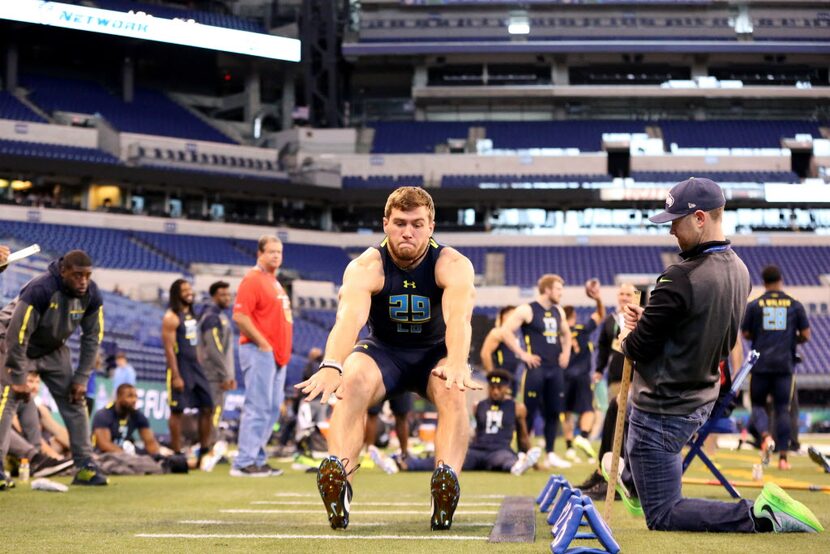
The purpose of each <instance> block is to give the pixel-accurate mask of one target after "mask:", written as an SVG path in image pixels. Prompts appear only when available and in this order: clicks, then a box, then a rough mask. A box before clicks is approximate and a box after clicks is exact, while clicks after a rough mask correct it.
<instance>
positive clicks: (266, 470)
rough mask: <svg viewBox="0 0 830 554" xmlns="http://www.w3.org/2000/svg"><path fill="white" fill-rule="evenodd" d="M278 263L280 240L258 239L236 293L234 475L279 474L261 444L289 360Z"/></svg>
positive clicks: (288, 321) (274, 415) (286, 307)
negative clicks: (239, 399)
mask: <svg viewBox="0 0 830 554" xmlns="http://www.w3.org/2000/svg"><path fill="white" fill-rule="evenodd" d="M280 265H282V242H281V241H280V239H278V238H277V237H275V236H271V235H265V236H262V237H260V239H259V243H258V244H257V264H256V267H254V268H252V269H251V270H250V271H248V273H247V274H246V275H245V277H244V278H243V279H242V282H241V283H240V284H239V289H238V291H237V293H236V304H235V305H234V307H233V320H234V321H235V322H236V324H237V325H238V326H239V332H240V335H241V336H240V339H239V344H240V347H239V365H240V369H241V370H242V378H243V380H244V383H245V403H244V404H243V405H242V417H241V418H240V422H239V441H238V444H239V455H238V456H237V457H236V460H234V463H233V467H232V468H231V476H233V477H268V476H272V475H281V474H282V471H281V470H279V469H273V468H271V467H270V466H269V465H268V464H267V461H266V460H267V456H266V454H265V445H266V444H268V439H269V438H270V437H271V430H272V429H273V427H274V424H275V423H276V422H277V420H278V419H279V416H280V406H281V405H282V401H283V396H284V394H285V393H284V391H283V388H284V387H285V366H286V365H288V360H289V358H290V357H291V331H292V327H291V325H292V318H291V303H290V301H289V299H288V295H287V294H286V293H285V290H284V289H283V288H282V285H280V284H279V282H278V281H277V277H276V275H277V270H278V269H279V267H280Z"/></svg>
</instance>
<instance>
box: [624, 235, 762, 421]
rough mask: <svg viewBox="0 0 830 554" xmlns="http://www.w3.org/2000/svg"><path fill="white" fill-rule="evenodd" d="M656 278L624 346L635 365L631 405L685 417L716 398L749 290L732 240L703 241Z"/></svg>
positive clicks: (747, 278) (747, 273) (748, 281)
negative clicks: (722, 363) (724, 361)
mask: <svg viewBox="0 0 830 554" xmlns="http://www.w3.org/2000/svg"><path fill="white" fill-rule="evenodd" d="M681 258H683V260H682V261H681V262H680V263H678V264H674V265H672V266H669V267H668V268H667V269H666V271H665V272H664V273H663V274H662V275H660V277H659V278H658V279H657V285H656V287H655V288H654V291H653V292H652V293H651V296H650V298H649V302H648V306H647V307H646V309H645V312H644V313H643V315H642V317H641V319H640V321H639V322H638V324H637V327H636V329H635V330H634V331H632V333H631V334H630V335H629V336H628V337H627V338H626V339H625V340H624V341H623V343H622V348H623V352H624V353H625V355H626V356H628V357H629V358H631V359H632V360H634V361H635V362H636V365H635V372H634V377H633V380H632V385H631V387H632V402H633V404H634V406H636V407H637V408H638V409H640V410H643V411H645V412H652V413H658V414H668V415H688V414H690V413H692V412H693V411H694V410H696V409H697V408H699V407H700V406H703V405H705V404H708V403H710V402H714V401H715V400H716V399H717V396H718V383H719V377H720V374H719V372H718V362H719V361H720V360H721V359H722V358H725V357H727V356H728V355H729V352H730V351H731V350H732V346H733V345H734V344H735V340H736V339H737V336H738V332H739V330H740V324H741V318H742V317H743V312H744V306H745V305H746V299H747V296H748V295H749V291H750V280H749V272H748V271H747V269H746V266H745V265H744V263H743V262H742V261H741V259H740V258H738V256H737V255H736V254H735V252H734V251H733V250H732V249H731V248H730V246H729V241H722V242H721V241H713V242H707V243H704V244H701V245H699V246H697V247H695V248H693V249H691V250H689V251H686V252H683V253H682V254H681Z"/></svg>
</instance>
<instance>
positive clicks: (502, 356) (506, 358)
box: [493, 337, 519, 372]
mask: <svg viewBox="0 0 830 554" xmlns="http://www.w3.org/2000/svg"><path fill="white" fill-rule="evenodd" d="M508 340H510V339H508ZM512 340H516V338H515V337H514V338H513V339H512ZM517 365H519V358H517V357H516V355H515V354H514V353H513V351H512V350H510V349H509V348H507V346H505V345H504V343H500V344H499V347H498V348H496V349H495V350H494V351H493V366H494V367H497V368H501V369H506V370H507V371H511V372H512V371H513V370H514V369H516V366H517Z"/></svg>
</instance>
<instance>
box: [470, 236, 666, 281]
mask: <svg viewBox="0 0 830 554" xmlns="http://www.w3.org/2000/svg"><path fill="white" fill-rule="evenodd" d="M491 250H492V249H491ZM501 250H503V251H504V253H505V258H504V265H505V278H506V281H507V284H509V285H519V286H522V287H533V286H535V285H536V280H537V279H538V278H539V277H540V276H541V275H542V274H544V273H557V274H559V275H561V276H562V278H563V279H565V283H566V284H567V285H577V286H578V285H581V284H582V283H584V282H585V281H587V280H588V279H592V278H597V279H599V280H600V281H601V282H603V283H613V282H614V276H615V275H616V274H618V273H653V274H659V273H662V271H663V269H664V268H663V262H662V259H661V256H660V253H661V251H662V248H661V247H659V246H516V247H512V248H505V249H501ZM478 271H481V269H479V270H478Z"/></svg>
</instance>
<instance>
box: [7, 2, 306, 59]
mask: <svg viewBox="0 0 830 554" xmlns="http://www.w3.org/2000/svg"><path fill="white" fill-rule="evenodd" d="M0 19H8V20H10V21H20V22H23V23H34V24H38V25H49V26H52V27H60V28H63V29H73V30H76V31H87V32H91V33H101V34H105V35H114V36H121V37H129V38H137V39H144V40H152V41H155V42H164V43H167V44H178V45H181V46H193V47H196V48H206V49H208V50H217V51H221V52H231V53H234V54H245V55H249V56H257V57H261V58H269V59H272V60H284V61H289V62H298V61H300V41H299V40H297V39H293V38H287V37H278V36H274V35H267V34H264V33H251V32H249V31H238V30H236V29H227V28H224V27H214V26H212V25H203V24H201V23H196V22H195V21H193V20H189V21H184V20H179V19H165V18H162V17H153V16H152V15H148V14H145V13H143V12H140V13H133V12H130V13H126V12H118V11H112V10H102V9H99V8H90V7H87V6H76V5H73V4H64V3H61V2H45V1H42V0H15V1H14V2H8V1H6V2H0Z"/></svg>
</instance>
